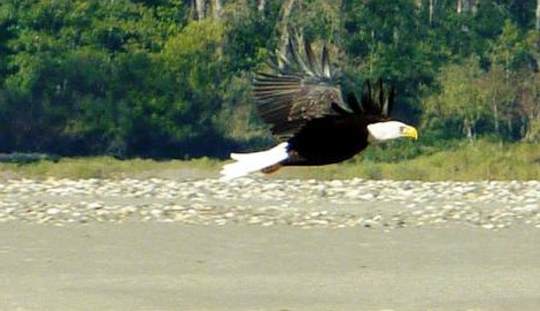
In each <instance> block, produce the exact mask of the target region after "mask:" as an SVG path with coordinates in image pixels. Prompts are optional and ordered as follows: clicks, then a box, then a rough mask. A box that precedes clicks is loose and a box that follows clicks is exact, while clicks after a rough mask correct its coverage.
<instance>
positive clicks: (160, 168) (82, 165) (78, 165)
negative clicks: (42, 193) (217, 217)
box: [0, 157, 221, 178]
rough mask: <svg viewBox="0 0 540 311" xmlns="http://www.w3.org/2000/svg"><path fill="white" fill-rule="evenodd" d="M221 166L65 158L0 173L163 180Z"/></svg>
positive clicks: (203, 161) (1, 168)
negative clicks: (175, 173) (179, 173)
mask: <svg viewBox="0 0 540 311" xmlns="http://www.w3.org/2000/svg"><path fill="white" fill-rule="evenodd" d="M220 165H221V162H220V161H217V160H212V159H209V158H200V159H194V160H190V161H182V160H170V161H156V160H150V159H131V160H118V159H115V158H113V157H86V158H62V159H60V160H59V161H57V162H53V161H39V162H33V163H28V164H13V163H0V172H2V173H4V175H7V176H13V177H27V178H47V177H56V178H121V177H137V176H145V177H154V176H155V177H159V176H161V175H162V174H161V173H162V172H164V171H170V170H178V171H180V170H195V171H196V170H200V171H212V170H215V171H217V170H218V168H219V166H220Z"/></svg>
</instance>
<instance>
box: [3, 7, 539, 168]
mask: <svg viewBox="0 0 540 311" xmlns="http://www.w3.org/2000/svg"><path fill="white" fill-rule="evenodd" d="M539 2H540V1H539ZM539 2H535V1H517V0H457V1H456V0H452V1H450V0H440V1H431V0H377V1H372V0H367V1H354V0H340V1H325V0H287V1H278V0H266V1H264V0H257V1H255V0H212V1H208V0H191V1H184V0H110V1H94V0H4V1H2V3H1V4H0V152H14V151H22V152H47V153H55V154H60V155H90V154H112V155H116V156H149V157H189V156H201V155H208V156H224V155H225V154H227V152H228V151H230V150H231V148H233V147H238V146H240V145H244V146H246V147H249V146H254V145H257V144H261V143H265V142H268V141H269V139H270V138H269V135H268V132H267V131H266V130H265V127H264V125H263V124H262V123H261V121H260V120H259V119H258V118H257V117H256V115H255V114H254V109H253V103H252V99H251V96H250V81H251V79H252V73H253V72H254V71H256V70H259V69H261V68H263V67H264V66H265V62H266V61H267V59H268V58H269V57H271V55H273V53H274V51H276V50H277V49H279V48H280V44H281V43H280V42H281V41H282V40H281V38H282V36H283V35H284V31H283V29H288V28H294V29H300V30H301V31H302V32H303V34H304V37H305V38H307V39H309V40H312V41H314V42H315V43H316V44H321V42H323V41H324V42H326V43H327V44H328V45H329V47H330V49H331V51H332V53H334V54H336V56H337V57H334V58H335V59H337V61H338V63H339V64H338V65H339V66H340V67H341V68H342V69H343V71H344V74H345V75H346V76H347V77H349V78H350V81H351V85H350V87H352V88H360V86H361V84H362V82H363V81H365V80H366V79H377V78H383V79H384V80H385V81H386V82H387V83H390V84H393V85H394V86H395V87H396V88H397V92H398V99H399V102H398V103H397V105H396V106H397V108H398V111H397V115H398V117H399V118H401V119H403V120H404V121H407V122H411V123H418V124H419V125H420V126H421V129H422V132H423V134H424V135H425V136H427V137H432V138H433V139H436V140H441V141H444V140H446V139H455V138H468V139H476V138H477V137H479V136H490V137H496V138H497V139H500V140H510V141H536V142H538V141H539V140H540V101H539V99H540V82H539V81H540V76H539V73H538V57H539V55H540V54H539V44H540V36H539V34H540V33H539V30H538V27H540V26H538V25H540V22H539V20H540V16H536V15H535V12H536V11H537V10H536V9H537V7H538V6H540V3H539ZM539 12H540V11H539Z"/></svg>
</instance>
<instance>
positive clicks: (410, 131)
mask: <svg viewBox="0 0 540 311" xmlns="http://www.w3.org/2000/svg"><path fill="white" fill-rule="evenodd" d="M403 137H409V138H412V139H414V140H417V139H418V132H417V131H416V129H415V128H414V127H412V126H407V127H406V128H405V129H404V130H403Z"/></svg>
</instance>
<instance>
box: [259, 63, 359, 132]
mask: <svg viewBox="0 0 540 311" xmlns="http://www.w3.org/2000/svg"><path fill="white" fill-rule="evenodd" d="M253 85H254V97H255V101H256V103H257V110H258V112H259V115H260V116H261V117H262V118H263V120H264V121H265V122H267V123H269V124H271V125H272V133H273V134H274V135H276V136H280V137H283V136H290V135H292V134H294V133H295V132H296V131H297V130H299V128H301V127H302V126H303V125H304V124H305V122H307V121H309V120H312V119H316V118H321V117H323V116H328V115H338V114H340V113H343V112H350V111H351V110H350V108H348V107H347V106H346V105H345V104H344V101H343V97H342V95H341V90H340V89H339V88H337V87H335V86H331V85H327V84H323V83H310V82H307V81H306V80H305V79H304V78H301V77H296V76H272V75H268V74H265V75H259V76H257V78H256V80H255V82H254V83H253Z"/></svg>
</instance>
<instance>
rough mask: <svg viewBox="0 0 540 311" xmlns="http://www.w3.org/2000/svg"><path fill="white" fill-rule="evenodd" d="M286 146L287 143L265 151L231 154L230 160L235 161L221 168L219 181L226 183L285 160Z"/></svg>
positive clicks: (286, 155)
mask: <svg viewBox="0 0 540 311" xmlns="http://www.w3.org/2000/svg"><path fill="white" fill-rule="evenodd" d="M287 146H288V144H287V143H281V144H279V145H277V146H275V147H274V148H272V149H268V150H265V151H259V152H253V153H231V158H232V159H233V160H236V162H234V163H229V164H227V165H224V166H223V169H222V170H221V172H220V173H221V180H224V181H227V180H231V179H233V178H236V177H241V176H245V175H247V174H249V173H252V172H256V171H260V170H262V169H264V168H267V167H269V166H272V165H274V164H277V163H279V162H281V161H283V160H285V159H287V157H288V153H287Z"/></svg>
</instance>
